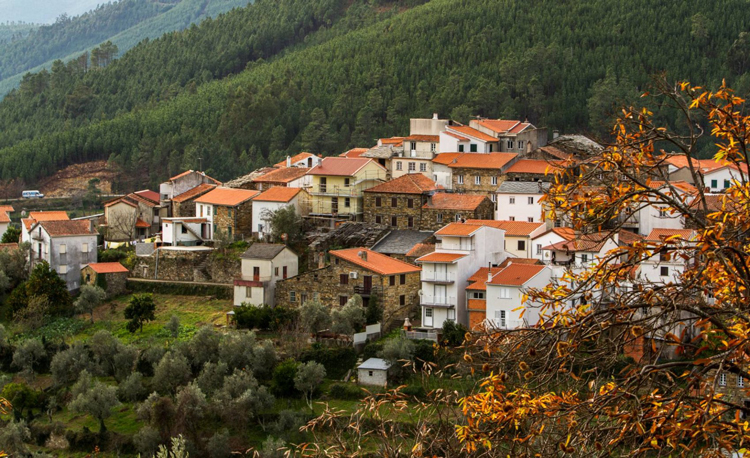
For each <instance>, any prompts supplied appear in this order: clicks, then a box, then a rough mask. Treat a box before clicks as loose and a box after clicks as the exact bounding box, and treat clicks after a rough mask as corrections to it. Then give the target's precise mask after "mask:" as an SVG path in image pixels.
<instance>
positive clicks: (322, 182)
mask: <svg viewBox="0 0 750 458" xmlns="http://www.w3.org/2000/svg"><path fill="white" fill-rule="evenodd" d="M327 184H328V180H326V177H320V192H326V187H327Z"/></svg>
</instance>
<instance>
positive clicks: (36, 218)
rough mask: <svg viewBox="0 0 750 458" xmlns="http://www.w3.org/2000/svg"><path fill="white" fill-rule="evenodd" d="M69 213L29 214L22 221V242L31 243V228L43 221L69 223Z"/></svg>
mask: <svg viewBox="0 0 750 458" xmlns="http://www.w3.org/2000/svg"><path fill="white" fill-rule="evenodd" d="M69 219H70V218H69V217H68V213H67V212H64V211H49V212H45V211H38V212H29V216H28V217H27V218H23V219H21V242H31V228H32V227H34V225H35V224H36V223H38V222H41V221H68V220H69Z"/></svg>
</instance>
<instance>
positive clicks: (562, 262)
mask: <svg viewBox="0 0 750 458" xmlns="http://www.w3.org/2000/svg"><path fill="white" fill-rule="evenodd" d="M618 244H619V235H618V234H610V233H608V232H597V233H594V234H582V235H578V236H577V237H576V238H575V239H573V240H564V241H561V242H557V243H554V244H551V245H547V246H544V247H542V256H543V259H544V260H545V262H548V263H549V265H551V266H561V267H565V268H568V269H570V270H571V271H572V272H575V273H580V272H583V271H584V270H588V269H590V268H592V267H594V266H596V265H597V264H598V263H599V260H601V259H605V258H606V256H607V253H608V252H609V251H610V250H613V249H615V248H617V246H618ZM547 252H549V253H547ZM613 261H614V260H613Z"/></svg>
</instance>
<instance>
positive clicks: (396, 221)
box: [391, 216, 398, 227]
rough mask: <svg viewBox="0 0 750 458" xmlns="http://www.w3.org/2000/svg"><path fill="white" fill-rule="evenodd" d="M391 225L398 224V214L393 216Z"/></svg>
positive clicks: (395, 225)
mask: <svg viewBox="0 0 750 458" xmlns="http://www.w3.org/2000/svg"><path fill="white" fill-rule="evenodd" d="M391 226H393V227H397V226H398V216H391Z"/></svg>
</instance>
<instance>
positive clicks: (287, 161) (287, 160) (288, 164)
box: [286, 156, 292, 167]
mask: <svg viewBox="0 0 750 458" xmlns="http://www.w3.org/2000/svg"><path fill="white" fill-rule="evenodd" d="M286 166H287V167H291V166H292V158H291V157H289V156H287V157H286Z"/></svg>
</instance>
